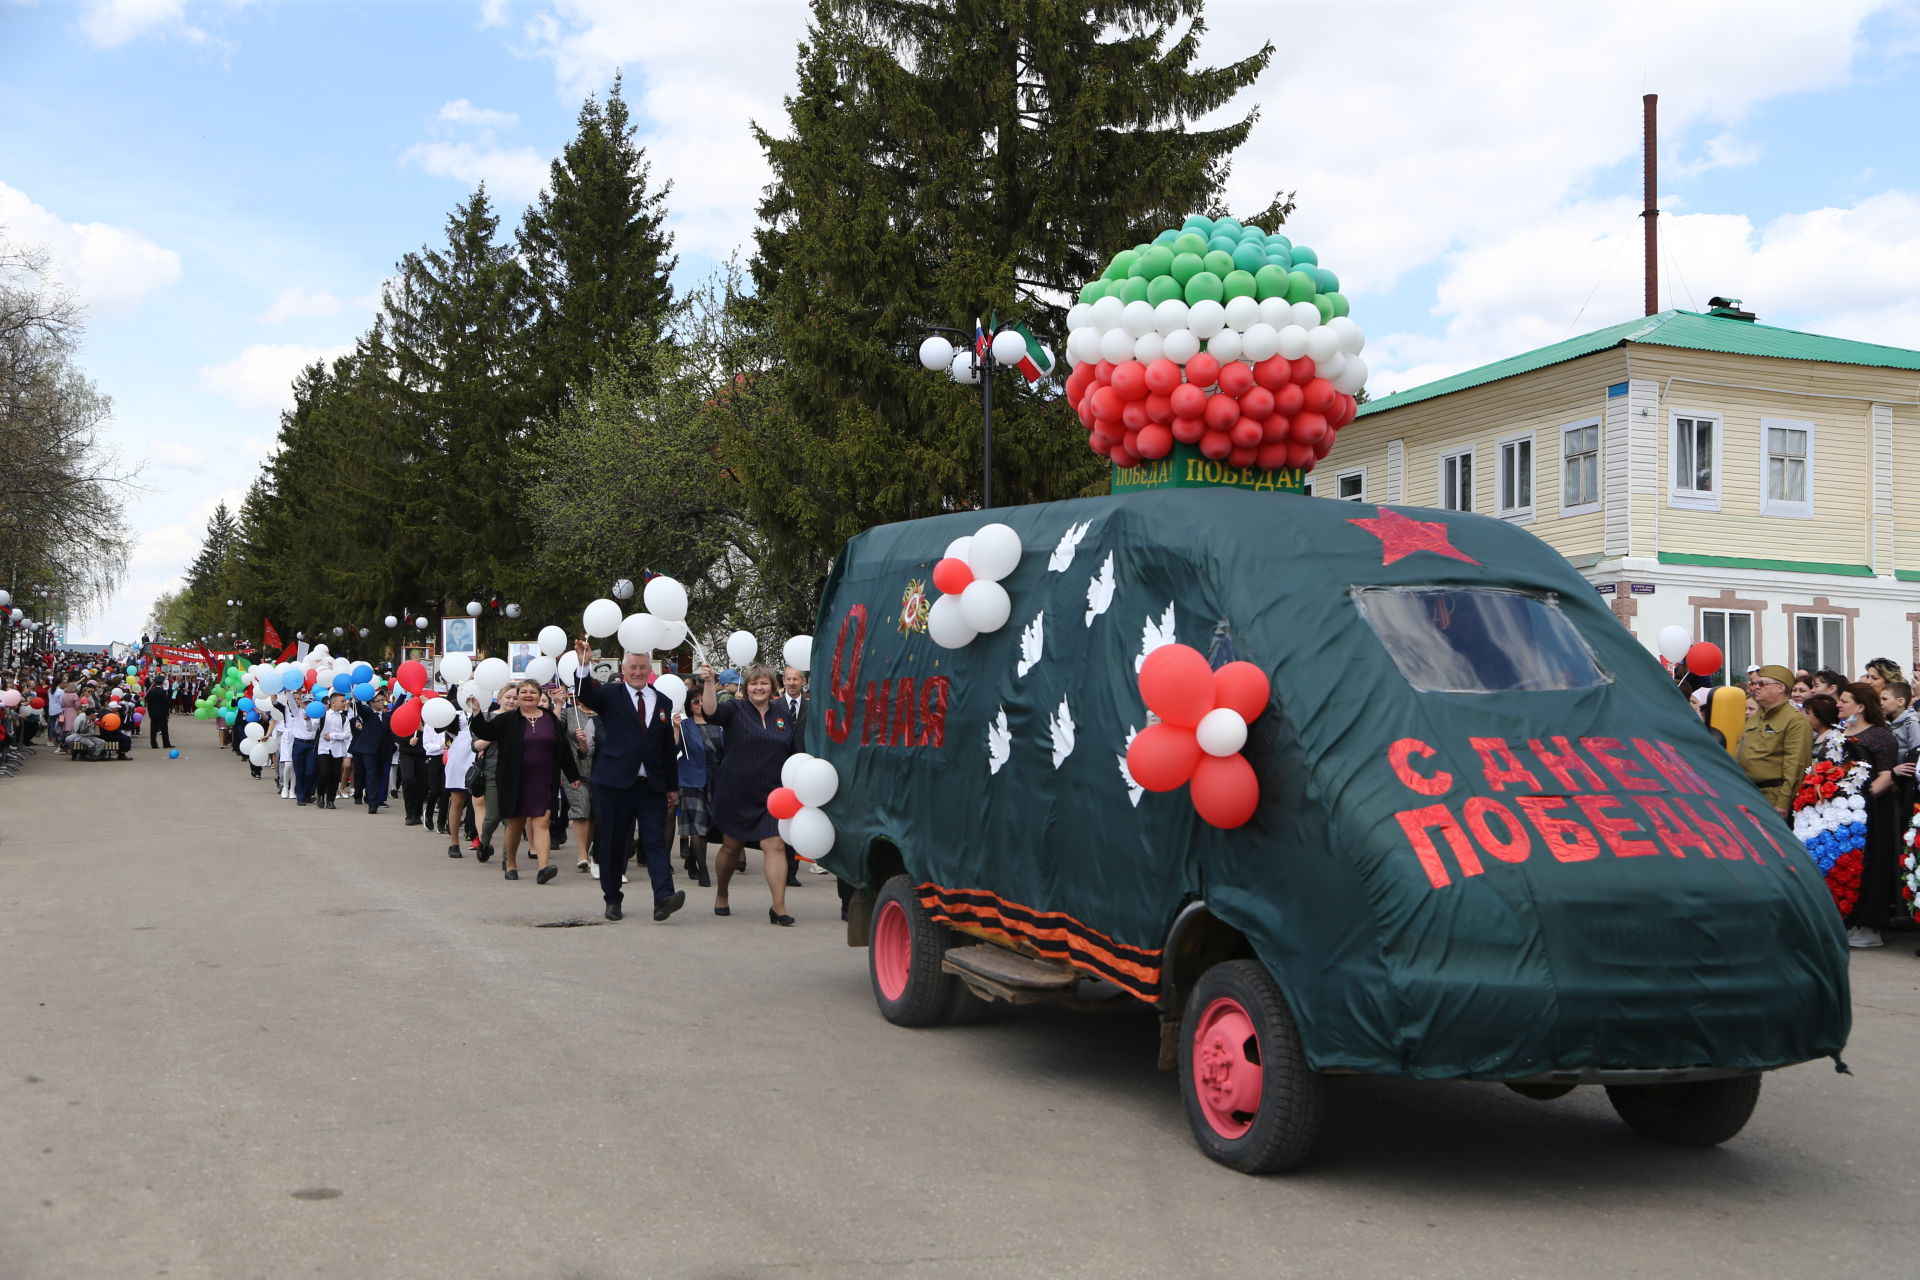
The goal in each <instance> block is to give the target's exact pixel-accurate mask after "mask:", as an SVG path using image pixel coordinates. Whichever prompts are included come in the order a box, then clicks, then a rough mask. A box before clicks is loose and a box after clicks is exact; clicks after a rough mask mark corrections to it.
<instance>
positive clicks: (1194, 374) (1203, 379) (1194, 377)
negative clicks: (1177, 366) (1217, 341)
mask: <svg viewBox="0 0 1920 1280" xmlns="http://www.w3.org/2000/svg"><path fill="white" fill-rule="evenodd" d="M1219 377H1220V362H1219V361H1218V360H1216V359H1214V358H1213V357H1212V356H1210V355H1208V354H1207V353H1206V352H1204V351H1202V352H1201V353H1200V354H1199V355H1197V356H1195V357H1194V358H1193V359H1191V360H1189V361H1187V382H1188V384H1189V385H1191V386H1196V387H1210V386H1212V385H1213V384H1214V382H1215V380H1217V379H1218V378H1219Z"/></svg>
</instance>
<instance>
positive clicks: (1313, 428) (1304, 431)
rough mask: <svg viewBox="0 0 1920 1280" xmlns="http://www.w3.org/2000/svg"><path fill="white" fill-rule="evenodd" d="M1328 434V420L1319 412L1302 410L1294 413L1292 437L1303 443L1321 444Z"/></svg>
mask: <svg viewBox="0 0 1920 1280" xmlns="http://www.w3.org/2000/svg"><path fill="white" fill-rule="evenodd" d="M1326 434H1327V420H1326V419H1325V418H1323V417H1321V416H1320V415H1319V414H1317V413H1306V412H1304V411H1303V412H1301V413H1298V414H1295V415H1294V419H1293V433H1292V436H1291V437H1290V438H1291V439H1294V440H1298V441H1299V442H1300V443H1301V444H1319V443H1320V441H1321V440H1322V439H1323V438H1325V436H1326Z"/></svg>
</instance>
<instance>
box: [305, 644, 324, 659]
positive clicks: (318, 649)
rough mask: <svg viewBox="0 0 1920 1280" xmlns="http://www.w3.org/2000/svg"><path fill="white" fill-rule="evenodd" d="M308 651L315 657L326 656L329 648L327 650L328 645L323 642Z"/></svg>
mask: <svg viewBox="0 0 1920 1280" xmlns="http://www.w3.org/2000/svg"><path fill="white" fill-rule="evenodd" d="M307 652H308V653H309V654H311V655H312V656H313V657H316V658H324V657H326V656H327V652H328V650H327V646H325V645H323V644H317V645H315V646H313V648H311V649H309V650H307Z"/></svg>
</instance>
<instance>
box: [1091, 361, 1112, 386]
mask: <svg viewBox="0 0 1920 1280" xmlns="http://www.w3.org/2000/svg"><path fill="white" fill-rule="evenodd" d="M1093 381H1094V385H1095V386H1100V387H1104V386H1106V385H1107V384H1108V383H1110V382H1112V381H1113V361H1111V360H1101V361H1099V362H1098V363H1096V364H1095V365H1094V366H1093Z"/></svg>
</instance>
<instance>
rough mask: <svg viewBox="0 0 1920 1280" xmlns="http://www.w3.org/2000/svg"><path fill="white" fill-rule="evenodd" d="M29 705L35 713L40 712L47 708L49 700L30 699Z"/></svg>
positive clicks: (28, 700)
mask: <svg viewBox="0 0 1920 1280" xmlns="http://www.w3.org/2000/svg"><path fill="white" fill-rule="evenodd" d="M27 705H28V706H30V707H32V708H33V709H34V710H35V711H39V710H42V709H43V708H45V707H46V705H47V700H46V699H45V698H28V699H27Z"/></svg>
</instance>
